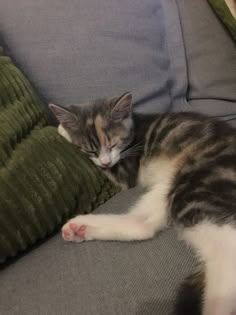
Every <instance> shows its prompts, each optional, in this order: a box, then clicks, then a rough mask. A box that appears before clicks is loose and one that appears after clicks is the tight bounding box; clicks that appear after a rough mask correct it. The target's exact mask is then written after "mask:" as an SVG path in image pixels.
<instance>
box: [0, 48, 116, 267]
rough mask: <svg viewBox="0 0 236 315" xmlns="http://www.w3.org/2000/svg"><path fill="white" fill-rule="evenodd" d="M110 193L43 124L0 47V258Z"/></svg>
mask: <svg viewBox="0 0 236 315" xmlns="http://www.w3.org/2000/svg"><path fill="white" fill-rule="evenodd" d="M116 192H118V188H117V187H115V186H114V185H113V184H112V183H111V182H110V181H109V180H108V179H107V178H106V177H105V176H104V175H103V174H102V172H101V171H100V170H99V169H98V168H96V167H95V166H94V165H93V164H92V162H90V160H89V159H88V158H87V157H86V156H84V155H83V154H82V153H81V152H80V151H79V150H78V148H77V147H76V146H73V145H72V144H70V143H69V142H67V141H66V140H64V139H63V138H62V137H61V136H59V135H58V133H57V129H56V128H54V127H50V126H48V123H47V117H46V114H45V111H44V109H43V105H42V103H41V101H40V100H39V98H38V97H37V95H36V94H35V92H34V91H33V89H32V87H31V85H30V83H29V82H28V80H27V79H26V78H25V77H24V76H23V74H22V73H21V72H20V71H19V70H18V69H17V68H16V66H15V65H14V64H13V63H12V62H11V60H10V58H9V57H7V56H4V54H3V52H2V49H1V50H0V263H4V262H5V261H6V260H7V258H9V257H14V256H16V255H17V254H18V253H20V252H22V251H25V250H26V249H29V248H30V246H32V245H33V244H35V243H36V242H38V241H39V240H42V239H43V238H45V237H46V236H48V235H50V234H51V233H53V231H55V229H56V228H58V227H60V226H61V225H62V224H63V223H64V222H65V221H67V220H68V218H70V217H72V216H73V215H75V214H76V213H78V212H79V213H88V212H90V211H91V210H92V209H94V208H95V207H97V206H98V205H99V204H101V203H103V202H105V201H106V200H107V199H108V198H110V197H111V196H112V195H113V194H115V193H116Z"/></svg>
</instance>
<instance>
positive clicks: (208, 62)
mask: <svg viewBox="0 0 236 315" xmlns="http://www.w3.org/2000/svg"><path fill="white" fill-rule="evenodd" d="M0 30H1V34H0V36H1V37H0V44H2V43H3V44H4V47H5V49H6V50H7V51H8V52H9V53H10V54H11V56H13V58H14V59H15V61H16V62H17V63H18V65H19V66H20V67H21V69H22V70H23V71H24V72H25V74H26V75H27V76H28V77H29V78H30V80H31V81H32V82H33V84H34V85H35V87H36V88H37V90H38V91H39V93H40V94H41V96H42V97H43V98H44V99H45V101H46V102H49V101H53V102H55V103H59V104H62V105H66V104H68V103H72V102H75V103H79V102H82V101H84V100H88V99H93V98H96V97H101V96H106V95H113V94H115V95H116V94H119V93H122V92H124V91H127V90H129V91H132V93H133V95H134V98H135V110H137V111H139V112H142V113H155V112H160V111H167V110H171V111H177V110H190V111H192V110H198V111H201V112H204V113H207V114H210V115H213V116H221V117H222V119H233V118H234V117H235V119H236V49H235V43H234V42H233V40H232V39H231V37H230V36H229V35H228V33H227V31H226V30H225V29H224V27H223V25H222V24H221V22H220V21H219V20H218V19H217V17H216V16H215V15H214V13H213V11H212V10H211V8H210V7H209V5H208V3H207V1H206V0H197V1H195V0H194V1H193V0H192V1H190V0H176V1H175V0H145V1H144V0H136V1H134V0H119V1H115V0H100V1H99V0H94V1H89V0H70V1H65V0H51V1H47V0H38V1H32V0H20V1H19V0H1V1H0ZM235 121H236V120H235ZM232 123H234V121H233V120H232ZM141 193H142V192H141V191H140V189H139V188H136V189H132V190H130V191H128V192H125V193H121V194H118V195H117V196H115V197H114V198H113V199H112V200H110V201H109V202H107V203H106V204H105V205H103V206H101V207H100V208H99V209H97V210H96V212H106V213H110V212H116V213H117V212H124V211H127V209H128V208H129V206H130V205H131V204H132V203H133V202H135V200H136V199H137V198H138V196H139V195H140V194H141ZM194 265H195V259H194V258H193V255H192V253H191V251H190V249H188V248H186V247H185V245H184V244H182V243H181V242H180V241H178V238H177V235H176V233H175V232H174V231H171V230H167V231H164V232H163V233H160V234H159V235H157V236H156V237H155V239H152V240H149V241H145V242H134V243H121V242H87V243H82V244H67V243H65V242H63V241H62V239H61V236H60V234H57V235H55V236H54V237H52V238H50V239H49V240H48V241H47V242H44V243H43V244H42V245H41V246H39V247H37V248H35V249H34V250H32V251H30V252H29V253H27V254H26V255H25V256H23V257H21V258H20V259H19V260H17V261H16V262H15V263H14V264H11V265H10V266H8V267H7V268H6V269H4V270H2V271H1V272H0V284H1V285H0V314H1V315H3V314H4V315H16V314H17V315H18V314H19V315H62V314H63V315H67V314H68V315H77V314H79V315H95V314H96V315H113V314H114V315H134V314H135V315H136V314H137V315H154V314H155V315H167V314H171V312H172V307H173V303H174V299H175V294H176V290H177V288H178V285H179V284H180V282H181V280H182V279H183V278H184V277H185V276H186V275H187V274H189V272H190V271H191V270H192V268H193V267H194Z"/></svg>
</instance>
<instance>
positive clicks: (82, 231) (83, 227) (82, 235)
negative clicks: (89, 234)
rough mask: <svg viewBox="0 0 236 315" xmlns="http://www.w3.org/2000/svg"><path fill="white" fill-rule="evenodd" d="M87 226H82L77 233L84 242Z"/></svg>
mask: <svg viewBox="0 0 236 315" xmlns="http://www.w3.org/2000/svg"><path fill="white" fill-rule="evenodd" d="M85 232H86V225H81V226H80V227H79V229H78V230H77V231H76V235H78V236H79V237H80V238H82V239H83V240H84V239H85Z"/></svg>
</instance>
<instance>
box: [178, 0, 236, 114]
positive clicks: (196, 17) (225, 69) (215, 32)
mask: <svg viewBox="0 0 236 315" xmlns="http://www.w3.org/2000/svg"><path fill="white" fill-rule="evenodd" d="M177 4H178V8H179V14H180V19H181V24H182V30H183V38H184V45H185V50H186V58H187V64H188V79H189V88H188V94H187V99H188V100H193V99H197V100H199V99H216V100H217V99H218V100H225V101H227V100H228V101H232V102H236V45H235V42H233V40H232V38H231V37H230V35H229V34H228V32H227V30H226V29H225V28H224V26H223V25H222V23H220V21H219V19H218V18H217V16H216V15H215V13H214V12H213V10H212V9H211V7H210V6H209V3H208V2H207V1H206V0H198V1H189V0H177ZM215 108H216V110H218V106H217V104H216V105H215ZM202 109H204V107H203V106H202ZM224 111H225V108H224V107H223V108H222V112H224ZM234 112H236V105H235V104H234ZM208 113H210V114H211V113H214V109H212V108H211V109H209V111H208Z"/></svg>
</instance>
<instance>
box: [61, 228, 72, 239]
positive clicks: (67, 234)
mask: <svg viewBox="0 0 236 315" xmlns="http://www.w3.org/2000/svg"><path fill="white" fill-rule="evenodd" d="M62 235H63V237H64V238H68V237H69V236H70V235H71V232H70V230H63V231H62Z"/></svg>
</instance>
